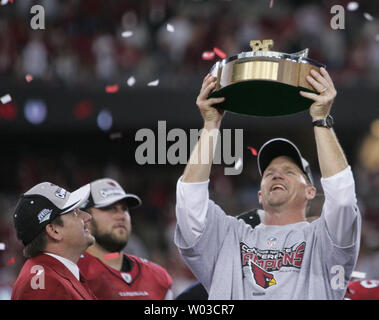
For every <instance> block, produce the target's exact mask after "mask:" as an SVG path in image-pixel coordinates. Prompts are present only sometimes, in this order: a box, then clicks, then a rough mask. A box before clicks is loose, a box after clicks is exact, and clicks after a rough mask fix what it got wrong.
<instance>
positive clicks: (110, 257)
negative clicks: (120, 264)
mask: <svg viewBox="0 0 379 320" xmlns="http://www.w3.org/2000/svg"><path fill="white" fill-rule="evenodd" d="M119 256H120V254H119V253H118V252H112V253H107V254H105V255H104V259H105V260H113V259H117V258H118V257H119Z"/></svg>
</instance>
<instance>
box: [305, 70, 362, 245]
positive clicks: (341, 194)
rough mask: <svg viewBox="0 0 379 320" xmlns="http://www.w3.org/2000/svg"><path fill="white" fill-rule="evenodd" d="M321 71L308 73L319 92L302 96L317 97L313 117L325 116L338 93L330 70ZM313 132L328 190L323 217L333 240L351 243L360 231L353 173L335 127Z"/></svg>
mask: <svg viewBox="0 0 379 320" xmlns="http://www.w3.org/2000/svg"><path fill="white" fill-rule="evenodd" d="M320 72H321V74H320V73H318V72H315V71H313V72H312V73H311V75H312V76H308V77H307V80H308V82H309V83H310V84H311V85H312V86H313V87H314V88H315V89H316V90H317V91H318V92H319V93H320V95H317V94H314V93H307V92H301V95H302V96H304V97H307V98H310V99H312V100H313V101H315V102H314V103H313V104H312V106H311V108H310V115H311V117H312V121H316V120H321V119H325V118H326V117H327V116H328V115H329V113H330V109H331V107H332V104H333V101H334V98H335V97H336V94H337V92H336V89H335V88H334V85H333V82H332V79H331V78H330V76H329V74H328V72H327V71H326V70H325V69H323V68H321V70H320ZM314 133H315V139H316V145H317V154H318V159H319V164H320V170H321V174H322V179H321V183H322V186H323V189H324V193H325V203H324V206H323V217H324V219H325V221H326V225H327V229H328V231H329V235H330V237H331V238H332V240H333V243H334V244H335V245H337V246H340V247H348V246H350V245H352V244H354V243H356V242H357V241H358V242H359V235H360V215H359V209H358V207H357V199H356V194H355V183H354V178H353V174H352V171H351V168H350V167H349V165H348V162H347V160H346V157H345V154H344V152H343V150H342V148H341V146H340V144H339V142H338V140H337V137H336V134H335V132H334V130H333V129H332V128H327V127H318V126H315V127H314Z"/></svg>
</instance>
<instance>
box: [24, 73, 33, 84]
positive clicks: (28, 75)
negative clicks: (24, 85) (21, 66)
mask: <svg viewBox="0 0 379 320" xmlns="http://www.w3.org/2000/svg"><path fill="white" fill-rule="evenodd" d="M25 80H26V82H30V81H33V76H32V75H30V74H27V75H26V76H25Z"/></svg>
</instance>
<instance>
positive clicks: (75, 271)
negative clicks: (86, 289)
mask: <svg viewBox="0 0 379 320" xmlns="http://www.w3.org/2000/svg"><path fill="white" fill-rule="evenodd" d="M44 253H45V254H47V255H49V256H51V257H53V258H55V259H57V260H58V261H60V262H62V263H63V264H64V265H65V266H66V268H67V269H68V270H70V271H71V272H72V274H73V275H74V276H75V278H76V279H78V281H80V276H79V267H78V266H77V265H76V264H75V263H73V262H72V261H70V260H68V259H66V258H63V257H61V256H58V255H56V254H53V253H50V252H44Z"/></svg>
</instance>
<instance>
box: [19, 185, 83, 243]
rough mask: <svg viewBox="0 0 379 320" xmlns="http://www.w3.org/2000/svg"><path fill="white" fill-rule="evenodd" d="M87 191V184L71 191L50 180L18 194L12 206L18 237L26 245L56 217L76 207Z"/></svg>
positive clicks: (81, 202) (80, 203) (81, 201)
mask: <svg viewBox="0 0 379 320" xmlns="http://www.w3.org/2000/svg"><path fill="white" fill-rule="evenodd" d="M89 193H90V186H89V184H87V185H85V186H83V187H81V188H79V189H77V190H75V191H74V192H68V191H67V190H65V189H63V188H61V187H59V186H57V185H55V184H53V183H50V182H42V183H39V184H37V185H35V186H34V187H33V188H31V189H29V190H28V191H27V192H25V193H24V194H22V195H21V196H20V198H19V200H18V202H17V205H16V208H15V210H14V214H13V221H14V226H15V228H16V232H17V237H18V238H19V239H20V240H21V241H22V242H23V244H24V245H27V244H28V243H30V242H31V241H32V240H33V239H34V238H35V237H36V236H37V235H38V234H39V233H40V232H41V231H42V230H43V229H44V228H45V226H46V225H48V224H49V223H51V221H53V220H54V219H55V218H56V217H58V216H59V215H63V214H66V213H69V212H71V211H73V210H74V209H76V208H79V207H80V206H81V205H82V204H83V202H85V201H86V200H87V199H88V196H89Z"/></svg>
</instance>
